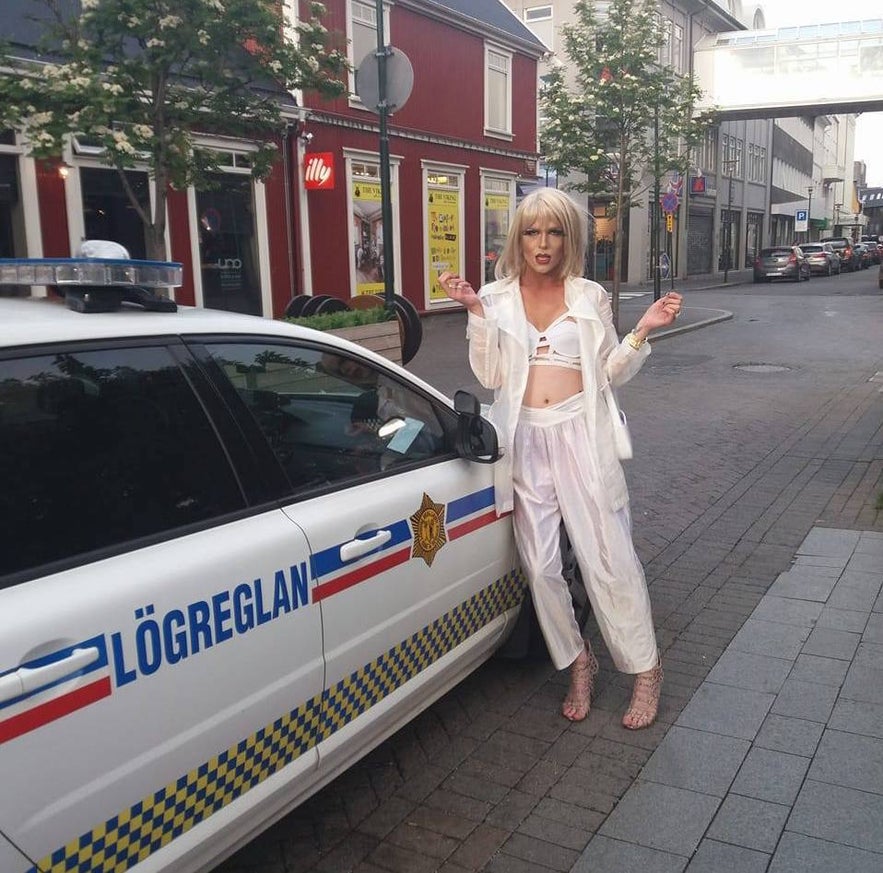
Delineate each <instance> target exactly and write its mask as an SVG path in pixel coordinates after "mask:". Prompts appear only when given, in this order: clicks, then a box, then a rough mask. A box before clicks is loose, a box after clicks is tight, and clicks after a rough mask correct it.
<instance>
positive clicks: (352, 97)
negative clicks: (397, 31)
mask: <svg viewBox="0 0 883 873" xmlns="http://www.w3.org/2000/svg"><path fill="white" fill-rule="evenodd" d="M354 4H358V5H359V6H363V7H365V9H366V10H369V11H370V13H371V17H372V18H373V19H374V22H373V27H374V35H375V39H376V36H377V15H376V7H375V6H374V4H373V3H370V2H366V0H346V40H347V45H346V54H347V59H348V60H349V62H350V67H351V70H350V71H349V73H348V74H347V89H348V90H349V104H350V107H351V108H353V109H364V110H365V111H366V112H371V111H372V110H371V109H370V107H368V106H365V104H364V103H362V101H361V100H360V99H359V96H358V95H357V94H356V68H357V67H358V65H359V64H360V63H361V61H362V58H357V57H354V56H353V17H354V16H353V6H354ZM390 5H391V4H390V3H388V2H386V0H384V3H383V42H384V44H385V45H389V15H390Z"/></svg>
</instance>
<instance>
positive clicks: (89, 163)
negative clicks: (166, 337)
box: [64, 142, 199, 300]
mask: <svg viewBox="0 0 883 873" xmlns="http://www.w3.org/2000/svg"><path fill="white" fill-rule="evenodd" d="M103 151H104V150H103V149H98V150H95V149H94V148H93V147H86V148H85V149H80V148H75V147H74V145H73V144H72V143H70V142H68V145H67V146H66V147H65V152H64V161H65V163H66V164H67V165H68V166H69V167H70V169H69V170H68V175H67V179H65V182H64V200H65V206H66V208H67V228H68V242H69V244H70V250H71V254H72V255H74V256H76V253H77V251H78V250H79V248H80V243H82V242H83V240H85V238H86V221H85V218H84V217H83V181H82V178H81V176H80V170H83V169H92V170H106V171H107V172H108V173H114V172H116V171H115V170H114V168H113V167H109V166H108V165H107V164H105V163H104V161H102V160H101V158H100V157H99V156H100V155H101V154H102V152H103ZM129 169H130V170H131V172H133V173H144V174H145V175H146V176H147V191H148V194H149V196H150V212H151V215H152V214H153V211H154V209H155V208H156V182H155V181H154V179H152V178H151V176H150V171H149V169H148V167H147V165H146V164H142V163H140V162H137V163H136V164H135V166H134V167H131V168H129ZM166 206H167V207H168V203H166ZM169 230H170V228H169V214H168V208H167V209H166V233H165V242H166V251H167V252H171V246H172V241H171V237H170V235H169ZM196 263H199V261H197V262H196ZM175 291H176V289H175V288H169V289H168V294H169V297H171V299H172V300H174V299H175Z"/></svg>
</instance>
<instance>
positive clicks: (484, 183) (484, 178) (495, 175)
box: [478, 167, 518, 281]
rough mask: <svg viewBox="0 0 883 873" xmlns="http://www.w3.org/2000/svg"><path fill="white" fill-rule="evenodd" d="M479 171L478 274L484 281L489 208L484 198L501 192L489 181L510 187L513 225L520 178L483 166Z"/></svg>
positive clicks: (516, 175) (510, 217) (510, 222)
mask: <svg viewBox="0 0 883 873" xmlns="http://www.w3.org/2000/svg"><path fill="white" fill-rule="evenodd" d="M479 173H480V176H481V221H480V222H479V225H480V230H481V237H480V239H481V247H480V248H481V252H480V256H479V262H478V275H479V276H481V277H482V281H484V243H485V239H486V225H485V221H486V215H485V213H486V212H487V210H486V209H485V208H484V199H485V197H486V196H487V195H488V194H501V193H503V192H501V191H493V190H491V189H490V188H489V186H488V183H489V182H503V183H505V184H506V186H507V188H508V194H509V227H512V222H513V221H514V220H515V190H516V181H517V179H518V174H517V173H505V172H503V171H501V170H488V169H484V168H483V167H482V168H480V169H479Z"/></svg>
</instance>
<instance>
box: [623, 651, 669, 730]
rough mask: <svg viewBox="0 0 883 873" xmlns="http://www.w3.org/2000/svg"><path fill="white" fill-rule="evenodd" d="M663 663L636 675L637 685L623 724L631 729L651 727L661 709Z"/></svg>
mask: <svg viewBox="0 0 883 873" xmlns="http://www.w3.org/2000/svg"><path fill="white" fill-rule="evenodd" d="M663 676H664V674H663V672H662V664H661V663H658V664H657V665H656V666H655V667H654V668H653V669H652V670H647V671H646V672H645V673H638V675H637V676H635V687H634V689H633V690H632V699H631V702H630V703H629V708H628V709H627V710H626V713H625V715H624V716H623V717H622V726H623V727H624V728H628V729H629V730H630V731H639V730H643V728H648V727H650V725H651V724H653V722H654V721H656V713H657V712H658V711H659V695H660V693H661V692H662V679H663Z"/></svg>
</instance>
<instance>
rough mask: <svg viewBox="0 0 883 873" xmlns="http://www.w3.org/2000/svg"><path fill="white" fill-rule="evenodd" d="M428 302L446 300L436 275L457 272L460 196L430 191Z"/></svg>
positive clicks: (434, 190)
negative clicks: (444, 272) (447, 271)
mask: <svg viewBox="0 0 883 873" xmlns="http://www.w3.org/2000/svg"><path fill="white" fill-rule="evenodd" d="M428 220H429V299H430V301H433V300H447V299H448V295H447V294H445V292H444V291H443V290H442V287H441V285H440V284H439V281H438V274H439V273H441V272H443V271H444V270H451V271H452V272H455V273H458V272H459V271H460V192H459V191H439V190H437V189H435V188H430V189H429V210H428Z"/></svg>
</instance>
